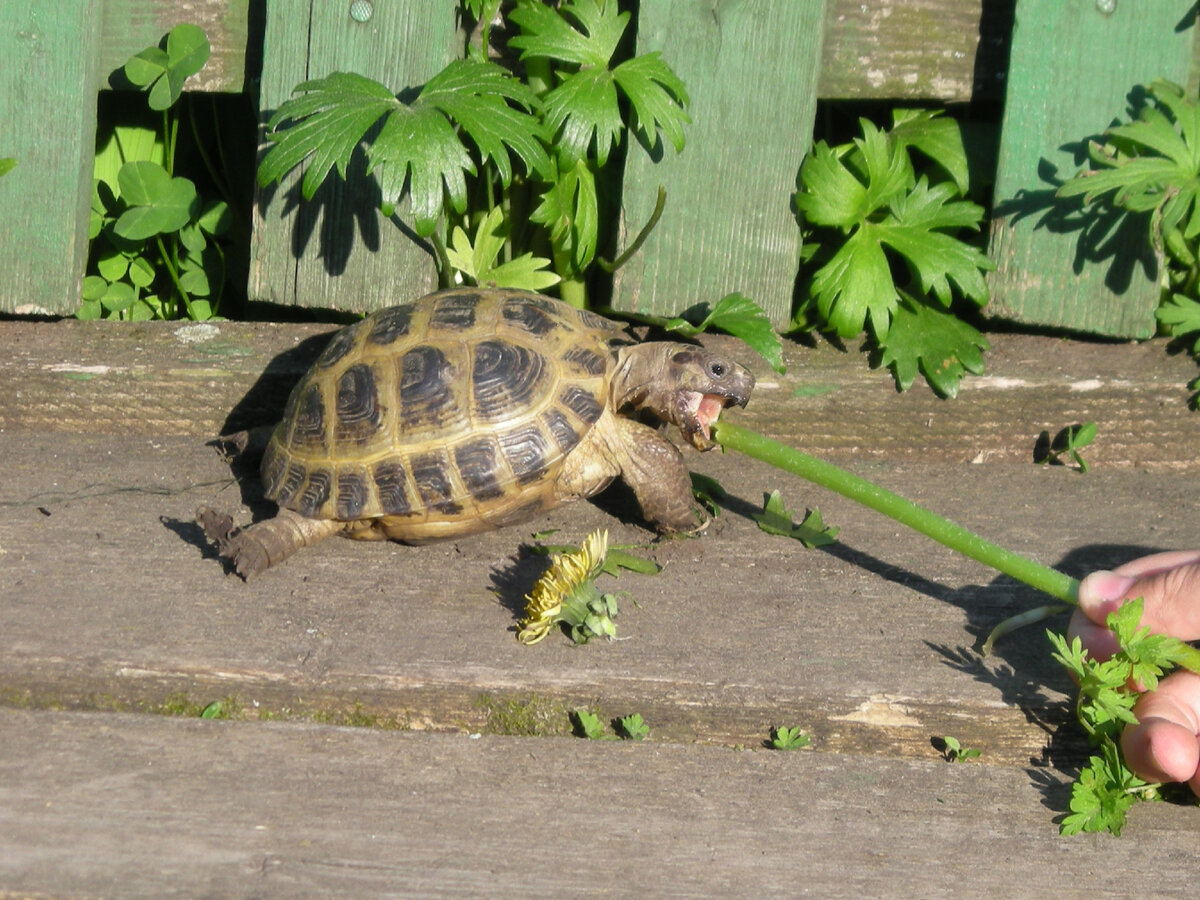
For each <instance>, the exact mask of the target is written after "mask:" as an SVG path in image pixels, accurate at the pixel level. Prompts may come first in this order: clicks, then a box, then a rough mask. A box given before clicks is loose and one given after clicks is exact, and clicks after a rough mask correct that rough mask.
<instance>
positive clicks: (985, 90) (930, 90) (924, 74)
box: [817, 0, 1015, 103]
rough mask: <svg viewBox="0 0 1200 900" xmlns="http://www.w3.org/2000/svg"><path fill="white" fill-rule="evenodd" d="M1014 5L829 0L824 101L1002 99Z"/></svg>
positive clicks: (974, 0) (981, 0)
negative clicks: (840, 99) (839, 99)
mask: <svg viewBox="0 0 1200 900" xmlns="http://www.w3.org/2000/svg"><path fill="white" fill-rule="evenodd" d="M1014 2H1015V0H828V3H827V9H828V11H827V14H826V17H825V46H824V52H823V53H822V55H821V77H820V80H819V82H818V85H817V90H818V94H819V96H820V97H821V98H822V99H835V98H842V99H857V100H868V99H873V100H898V99H904V100H916V99H927V100H941V101H944V102H948V103H955V102H958V103H962V102H967V101H970V100H996V99H1001V98H1002V97H1003V96H1004V75H1005V66H1006V63H1007V60H1008V43H1009V37H1010V34H1011V31H1012V8H1013V4H1014Z"/></svg>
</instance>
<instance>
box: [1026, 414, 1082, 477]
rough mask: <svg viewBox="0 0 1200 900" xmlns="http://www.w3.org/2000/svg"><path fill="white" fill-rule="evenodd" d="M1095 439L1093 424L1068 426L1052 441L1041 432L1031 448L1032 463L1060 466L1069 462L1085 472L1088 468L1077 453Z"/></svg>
mask: <svg viewBox="0 0 1200 900" xmlns="http://www.w3.org/2000/svg"><path fill="white" fill-rule="evenodd" d="M1095 439H1096V423H1095V422H1085V423H1083V424H1082V425H1068V426H1067V427H1066V428H1064V429H1063V430H1062V431H1060V432H1059V433H1058V434H1056V435H1055V436H1054V438H1053V439H1051V438H1050V433H1049V432H1048V431H1043V432H1042V433H1041V435H1040V436H1039V437H1038V440H1037V443H1036V445H1035V446H1034V448H1033V461H1034V462H1036V463H1038V464H1041V465H1057V466H1062V465H1066V464H1067V460H1070V462H1072V463H1074V464H1075V467H1076V468H1077V469H1078V470H1079V471H1080V472H1087V471H1088V469H1089V468H1090V466H1088V463H1087V460H1085V459H1084V458H1083V455H1082V454H1081V453H1080V452H1079V451H1080V450H1082V449H1083V448H1084V447H1086V446H1087V445H1088V444H1090V443H1091V442H1092V441H1094V440H1095Z"/></svg>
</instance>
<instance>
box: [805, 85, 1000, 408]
mask: <svg viewBox="0 0 1200 900" xmlns="http://www.w3.org/2000/svg"><path fill="white" fill-rule="evenodd" d="M860 125H861V128H862V137H859V138H855V139H854V140H853V141H851V142H849V143H846V144H840V145H837V146H830V145H828V144H827V143H825V142H824V141H818V142H816V144H814V145H813V148H812V150H811V151H810V152H809V154H808V156H807V158H806V159H805V161H804V163H803V165H802V166H801V168H800V178H799V190H798V192H797V193H796V195H795V198H794V202H795V206H796V209H797V211H798V213H799V215H800V218H801V227H802V235H803V240H804V249H803V251H802V263H803V272H802V275H803V284H802V290H801V298H800V301H799V304H798V307H797V310H796V314H795V318H794V325H795V327H796V328H798V329H804V330H808V329H819V330H827V331H832V332H834V333H835V334H836V335H837V336H838V337H840V338H852V337H855V336H857V335H859V334H860V333H862V332H864V330H865V332H866V334H867V337H868V340H869V342H870V344H871V346H873V347H874V349H875V350H876V351H877V353H878V359H879V363H880V364H881V365H884V366H887V367H888V368H890V369H891V370H892V375H893V377H894V379H895V381H896V385H897V387H898V388H899V389H901V390H907V389H908V388H909V387H910V386H911V384H912V382H913V380H914V378H915V377H916V375H917V373H918V372H920V374H921V375H923V376H924V377H925V380H926V381H927V382H928V383H929V385H930V386H931V387H932V388H933V389H934V390H935V391H936V392H937V393H938V394H941V395H943V396H954V394H955V393H957V391H958V385H959V382H960V380H961V379H962V377H963V375H964V373H966V372H971V373H974V374H979V373H981V372H982V371H983V366H984V364H983V355H982V354H983V351H984V350H986V349H987V347H988V343H987V340H986V339H985V338H984V337H983V335H982V334H980V333H979V331H978V330H977V329H975V328H974V327H973V326H972V325H970V324H969V323H968V322H966V321H964V320H963V319H961V318H958V317H957V316H956V315H955V312H954V310H953V307H954V306H955V304H956V302H957V303H959V304H962V305H965V306H967V307H969V308H970V309H974V308H977V307H981V306H983V305H984V304H985V303H986V302H987V299H988V292H987V285H986V283H985V282H984V277H983V276H984V273H985V272H987V271H989V270H991V269H993V268H995V266H994V264H993V263H992V262H991V260H989V259H988V258H987V256H985V255H984V254H983V253H982V252H981V251H980V250H979V249H978V248H977V247H975V246H974V245H973V244H971V243H968V242H967V241H966V240H964V235H968V234H970V233H972V232H976V231H978V230H979V224H980V221H981V219H982V217H983V209H982V207H980V206H979V205H977V204H975V203H972V202H970V201H968V200H966V199H965V198H966V196H967V190H968V175H967V161H966V153H965V151H964V149H963V142H962V134H961V132H960V130H959V127H958V124H957V123H956V122H954V121H953V120H952V119H947V118H942V117H940V116H939V115H938V114H937V113H936V112H929V111H919V110H903V109H899V110H895V111H894V113H893V122H892V128H891V129H890V130H888V131H883V130H882V129H880V128H878V127H876V126H875V125H873V124H872V123H871V122H869V121H867V120H865V119H863V120H860ZM913 151H916V153H914V152H913Z"/></svg>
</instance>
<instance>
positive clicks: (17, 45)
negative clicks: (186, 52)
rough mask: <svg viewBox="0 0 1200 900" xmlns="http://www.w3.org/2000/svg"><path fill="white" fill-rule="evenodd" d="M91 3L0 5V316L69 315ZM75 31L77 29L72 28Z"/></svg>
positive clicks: (81, 184) (81, 213)
mask: <svg viewBox="0 0 1200 900" xmlns="http://www.w3.org/2000/svg"><path fill="white" fill-rule="evenodd" d="M102 5H103V4H102V3H101V2H100V0H86V2H82V3H75V4H60V3H38V4H25V3H6V4H3V5H0V58H2V59H4V60H5V63H4V74H3V75H0V121H3V122H4V134H3V137H0V157H14V158H15V159H16V160H17V167H16V168H15V169H13V170H12V171H11V172H9V173H8V174H7V175H5V176H4V177H3V178H0V223H3V224H2V227H3V229H4V237H3V239H2V240H0V272H3V273H4V283H5V287H4V291H3V300H2V301H0V310H8V311H12V310H21V311H24V312H27V313H28V312H53V313H72V312H74V311H75V309H76V307H77V306H78V304H79V291H80V285H81V284H82V279H83V267H84V263H85V262H86V260H87V252H88V210H89V208H90V204H91V196H92V155H93V147H92V143H93V140H94V138H93V135H94V134H95V132H96V92H97V91H98V90H99V89H100V84H99V79H100V72H99V69H98V65H97V62H98V53H99V45H100V36H99V35H98V34H97V33H96V32H95V31H94V30H93V29H90V28H88V27H86V23H87V22H89V21H92V20H94V19H96V18H98V16H99V14H100V9H101V7H102ZM81 26H82V27H81Z"/></svg>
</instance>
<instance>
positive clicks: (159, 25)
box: [98, 0, 263, 93]
mask: <svg viewBox="0 0 1200 900" xmlns="http://www.w3.org/2000/svg"><path fill="white" fill-rule="evenodd" d="M251 2H252V0H192V2H189V3H180V2H179V0H105V2H104V3H103V7H104V10H103V16H102V18H101V19H100V42H99V46H98V52H99V54H100V59H99V65H100V75H101V78H102V79H104V84H106V85H107V84H108V81H107V79H108V76H109V75H110V74H111V73H112V72H113V71H114V70H116V69H119V68H120V67H121V66H123V65H125V60H127V59H128V58H129V57H130V56H132V55H133V54H135V53H137V52H139V51H140V50H142V49H143V48H144V47H150V46H154V45H157V44H158V42H159V41H160V40H162V38H163V36H164V35H165V34H166V33H167V32H168V31H170V30H171V29H172V28H174V27H175V26H176V25H182V24H184V23H190V24H192V25H199V26H200V27H201V28H203V29H204V33H205V34H207V35H208V42H209V44H210V45H211V47H212V55H211V56H210V57H209V60H208V62H207V63H206V64H205V66H204V68H203V69H202V70H201V71H200V72H198V73H197V74H196V75H194V76H192V77H191V78H189V79H188V81H187V89H188V90H189V91H212V92H226V93H240V92H242V91H245V90H251V89H253V85H252V84H249V83H247V80H246V76H247V71H246V59H247V53H248V52H249V53H250V56H251V58H252V59H253V58H254V50H255V49H256V48H251V47H250V42H251V34H252V27H251V23H252V15H251ZM255 5H256V7H257V9H255V10H254V15H255V16H257V15H260V14H261V7H262V5H263V0H257V2H256V3H255Z"/></svg>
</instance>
